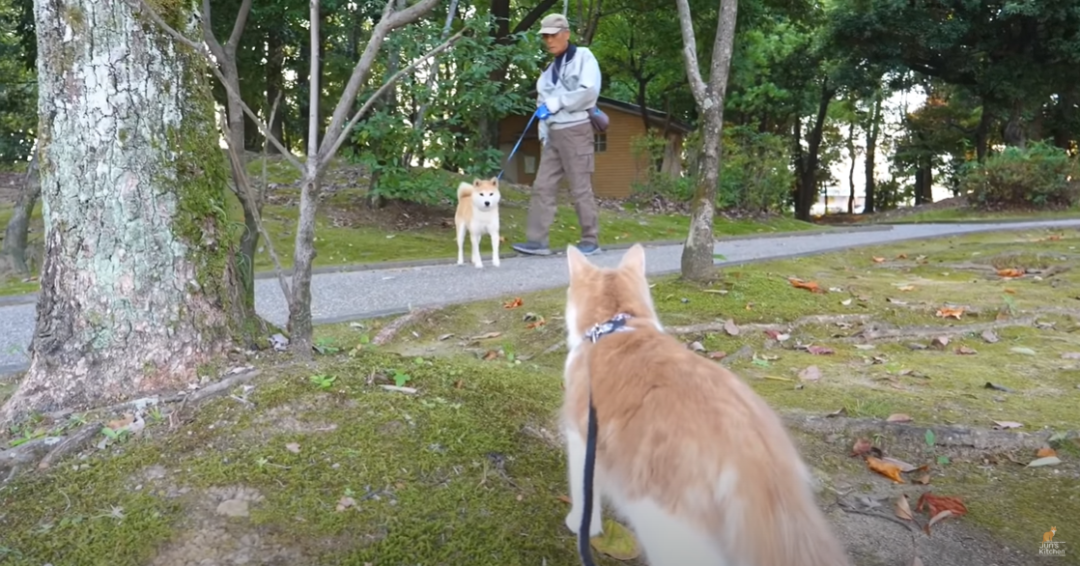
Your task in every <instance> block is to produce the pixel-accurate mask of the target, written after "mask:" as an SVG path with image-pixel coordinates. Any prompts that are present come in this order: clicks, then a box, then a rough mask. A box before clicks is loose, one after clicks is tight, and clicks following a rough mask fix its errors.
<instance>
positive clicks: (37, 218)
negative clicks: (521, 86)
mask: <svg viewBox="0 0 1080 566" xmlns="http://www.w3.org/2000/svg"><path fill="white" fill-rule="evenodd" d="M248 168H249V172H250V173H251V174H252V176H253V178H259V177H260V176H261V161H253V162H252V163H250V164H249V167H248ZM347 172H348V169H342V168H339V169H332V170H331V171H330V172H329V173H328V174H327V175H328V180H327V183H328V184H332V183H337V185H338V186H349V187H352V186H354V185H355V184H356V182H355V181H354V180H350V179H349V178H347ZM296 178H297V175H296V174H295V170H294V169H293V168H292V166H291V165H289V164H288V163H286V162H284V161H281V160H271V161H269V162H268V166H267V182H268V183H275V184H278V185H285V184H288V183H292V182H295V181H296ZM449 182H450V181H448V183H449ZM277 191H278V192H277V193H276V194H277V195H278V196H279V197H285V200H286V201H287V202H284V203H280V204H274V203H268V204H267V205H266V206H265V207H264V209H263V221H264V225H265V226H266V229H267V231H268V232H269V233H270V234H271V237H272V240H273V242H272V243H273V248H274V250H275V251H276V252H277V255H278V257H279V258H280V260H281V262H282V265H283V267H284V268H285V269H291V267H292V259H293V256H292V254H293V249H294V244H295V238H296V221H297V217H298V215H299V208H298V206H297V205H296V202H297V201H298V194H299V193H298V191H297V190H295V189H290V188H282V189H278V190H277ZM503 199H504V203H505V204H504V206H503V207H502V208H501V210H500V214H501V224H502V237H503V238H504V242H503V243H502V244H501V246H500V254H501V255H503V256H506V255H512V254H514V253H515V252H514V251H513V250H512V249H510V244H511V243H513V242H515V241H522V240H523V239H524V238H525V224H526V217H527V215H528V210H527V204H528V196H527V195H526V194H524V193H521V192H520V191H515V190H513V189H507V190H506V191H505V194H504V197H503ZM561 201H562V204H561V205H560V206H559V208H558V211H557V213H556V216H555V220H554V222H553V223H552V227H551V236H550V245H551V246H552V247H553V249H559V248H565V247H566V245H567V244H571V243H576V242H577V241H578V240H579V237H580V229H579V227H578V221H577V215H576V213H575V212H574V209H573V206H572V205H571V204H570V203H569V201H568V197H567V196H566V195H565V194H563V195H562V197H561ZM228 204H229V206H228V209H227V210H228V212H229V215H230V218H231V219H232V222H234V223H237V224H239V225H241V226H242V224H243V210H242V208H241V206H240V201H239V200H238V199H237V198H236V197H235V196H234V195H232V194H231V193H230V194H229V196H228ZM10 216H11V208H10V207H7V208H4V207H0V226H6V225H7V220H8V218H10ZM453 219H454V210H453V208H450V207H437V208H431V207H421V206H412V205H403V206H398V205H391V206H389V207H387V208H385V209H372V208H370V207H369V206H368V204H367V202H366V199H365V188H363V187H360V188H348V189H342V190H338V191H336V192H335V193H333V194H332V195H330V196H329V197H328V198H327V200H326V202H323V203H322V204H321V205H320V208H319V213H318V216H317V218H316V231H315V234H316V237H315V249H316V253H317V255H316V257H315V262H314V264H315V266H316V267H327V266H341V265H355V264H368V263H380V262H392V261H409V260H431V259H447V258H456V257H457V245H456V243H455V235H454V229H453ZM42 226H43V225H42V219H41V206H40V204H39V205H38V206H37V207H36V208H35V210H34V213H33V216H32V223H31V228H32V233H31V245H32V246H35V245H36V246H38V247H40V246H41V245H42V244H41V242H42V230H43V227H42ZM688 227H689V221H688V218H687V217H686V216H685V215H680V214H649V213H646V212H638V211H632V210H625V211H613V210H607V209H602V210H601V211H600V241H601V244H602V245H610V244H617V243H625V242H646V241H657V240H682V239H683V238H685V236H686V233H687V230H688ZM820 229H827V228H822V227H819V226H816V225H814V224H810V223H807V222H802V221H798V220H794V219H792V218H788V217H779V216H778V217H773V218H770V219H768V220H762V221H754V220H729V219H725V218H717V220H716V222H715V232H716V235H717V236H718V237H723V236H745V235H752V234H763V235H764V234H772V233H779V232H793V231H804V230H820ZM469 246H470V243H469V242H468V241H466V242H465V248H466V249H465V254H466V256H468V254H469V253H470V248H469ZM481 253H482V254H484V256H485V257H488V258H490V254H491V243H490V240H489V239H487V238H486V237H485V238H484V240H483V242H482V244H481ZM485 261H486V260H485ZM39 267H40V266H35V269H34V272H33V275H34V276H36V275H37V271H38V269H37V268H39ZM255 269H256V270H257V271H269V270H272V269H273V260H272V258H271V256H270V253H269V250H268V248H267V246H266V242H265V241H261V239H260V246H259V251H258V252H257V254H256V261H255ZM37 289H38V284H37V282H36V281H31V282H23V281H21V280H15V279H9V280H8V281H7V282H2V281H0V295H17V294H24V293H31V292H35V291H37Z"/></svg>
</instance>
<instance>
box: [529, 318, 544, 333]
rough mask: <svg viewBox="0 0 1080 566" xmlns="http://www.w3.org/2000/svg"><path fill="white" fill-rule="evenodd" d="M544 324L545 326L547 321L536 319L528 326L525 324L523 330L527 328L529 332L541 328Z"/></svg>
mask: <svg viewBox="0 0 1080 566" xmlns="http://www.w3.org/2000/svg"><path fill="white" fill-rule="evenodd" d="M545 324H547V321H546V320H544V317H542V316H541V317H539V318H537V319H536V320H534V321H532V322H530V323H529V324H526V325H525V328H528V329H529V330H533V329H536V328H540V327H541V326H543V325H545Z"/></svg>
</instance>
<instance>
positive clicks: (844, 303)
mask: <svg viewBox="0 0 1080 566" xmlns="http://www.w3.org/2000/svg"><path fill="white" fill-rule="evenodd" d="M840 304H841V305H844V306H845V307H846V306H848V305H850V304H851V299H844V300H843V301H840Z"/></svg>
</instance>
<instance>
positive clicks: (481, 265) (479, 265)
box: [473, 262, 484, 269]
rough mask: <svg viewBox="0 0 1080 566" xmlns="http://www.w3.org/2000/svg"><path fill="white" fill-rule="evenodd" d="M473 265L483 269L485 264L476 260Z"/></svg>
mask: <svg viewBox="0 0 1080 566" xmlns="http://www.w3.org/2000/svg"><path fill="white" fill-rule="evenodd" d="M473 267H475V268H477V269H483V268H484V264H483V263H480V262H476V263H474V264H473Z"/></svg>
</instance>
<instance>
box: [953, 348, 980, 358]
mask: <svg viewBox="0 0 1080 566" xmlns="http://www.w3.org/2000/svg"><path fill="white" fill-rule="evenodd" d="M956 353H957V354H959V355H961V356H974V355H975V354H978V353H979V352H978V351H976V350H975V348H972V347H970V346H960V347H959V348H957V349H956Z"/></svg>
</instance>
